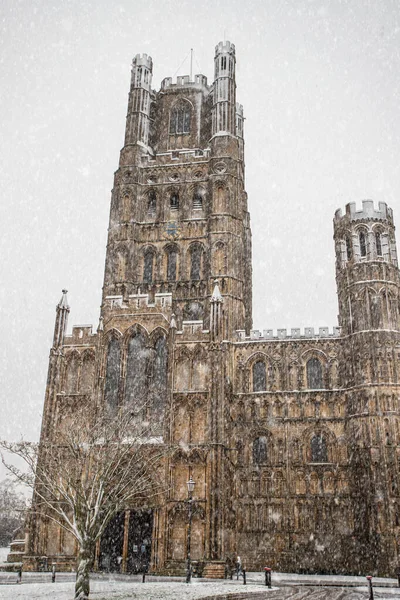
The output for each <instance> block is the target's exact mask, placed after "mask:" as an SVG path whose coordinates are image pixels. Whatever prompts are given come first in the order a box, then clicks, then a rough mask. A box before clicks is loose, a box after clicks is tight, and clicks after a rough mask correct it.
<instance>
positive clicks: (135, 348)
mask: <svg viewBox="0 0 400 600" xmlns="http://www.w3.org/2000/svg"><path fill="white" fill-rule="evenodd" d="M146 371H147V350H146V339H145V337H144V334H143V333H142V332H141V331H135V332H134V333H133V335H132V337H131V338H130V340H129V343H128V357H127V361H126V377H125V403H126V404H132V405H134V404H137V403H139V404H142V403H143V400H144V397H145V393H146V383H147V373H146Z"/></svg>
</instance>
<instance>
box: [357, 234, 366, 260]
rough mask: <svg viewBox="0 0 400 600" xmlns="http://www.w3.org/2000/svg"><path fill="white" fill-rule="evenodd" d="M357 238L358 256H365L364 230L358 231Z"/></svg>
mask: <svg viewBox="0 0 400 600" xmlns="http://www.w3.org/2000/svg"><path fill="white" fill-rule="evenodd" d="M359 239H360V256H362V257H363V258H364V257H365V256H367V240H366V238H365V233H364V231H360V235H359Z"/></svg>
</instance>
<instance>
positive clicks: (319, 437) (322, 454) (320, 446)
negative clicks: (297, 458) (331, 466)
mask: <svg viewBox="0 0 400 600" xmlns="http://www.w3.org/2000/svg"><path fill="white" fill-rule="evenodd" d="M311 462H315V463H326V462H328V448H327V445H326V439H325V437H324V436H323V434H322V433H318V434H315V435H314V436H313V437H312V439H311Z"/></svg>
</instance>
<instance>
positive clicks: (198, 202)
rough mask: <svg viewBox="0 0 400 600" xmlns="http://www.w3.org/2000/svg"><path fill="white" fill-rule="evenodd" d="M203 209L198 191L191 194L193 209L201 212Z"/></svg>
mask: <svg viewBox="0 0 400 600" xmlns="http://www.w3.org/2000/svg"><path fill="white" fill-rule="evenodd" d="M202 208H203V196H202V195H201V193H200V192H199V191H196V192H195V193H194V194H193V209H194V210H201V209H202Z"/></svg>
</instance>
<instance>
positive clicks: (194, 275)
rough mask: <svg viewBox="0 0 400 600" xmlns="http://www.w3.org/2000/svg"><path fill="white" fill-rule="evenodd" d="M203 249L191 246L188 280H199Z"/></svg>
mask: <svg viewBox="0 0 400 600" xmlns="http://www.w3.org/2000/svg"><path fill="white" fill-rule="evenodd" d="M202 257H203V249H202V248H201V246H193V247H192V248H191V251H190V279H191V280H193V281H198V280H199V279H201V262H202Z"/></svg>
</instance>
